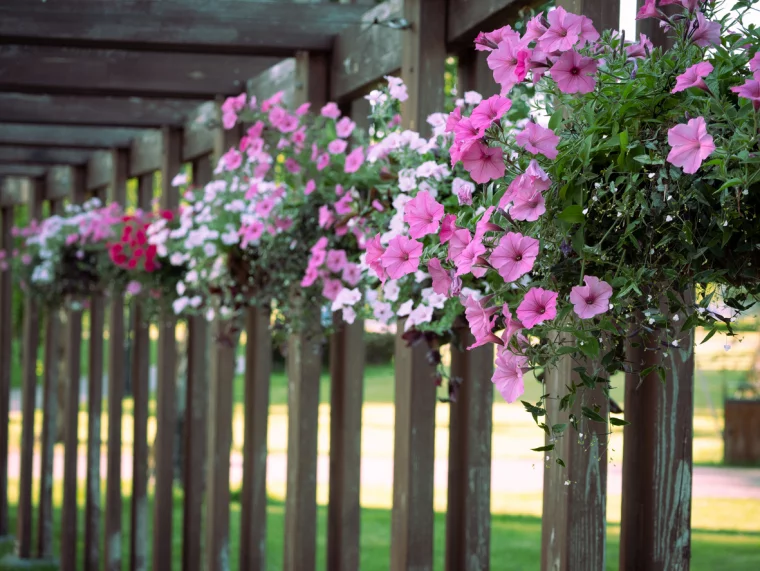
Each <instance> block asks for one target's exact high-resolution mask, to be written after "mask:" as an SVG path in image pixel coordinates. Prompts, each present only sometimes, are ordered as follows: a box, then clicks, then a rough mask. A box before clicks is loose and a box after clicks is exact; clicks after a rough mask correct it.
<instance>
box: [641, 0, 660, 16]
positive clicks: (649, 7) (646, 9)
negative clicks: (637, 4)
mask: <svg viewBox="0 0 760 571" xmlns="http://www.w3.org/2000/svg"><path fill="white" fill-rule="evenodd" d="M655 2H656V0H644V5H643V6H642V7H641V8H639V11H638V13H637V14H636V19H637V20H646V19H647V18H659V17H660V12H659V11H658V10H657V6H656V5H655Z"/></svg>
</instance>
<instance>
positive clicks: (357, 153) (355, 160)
mask: <svg viewBox="0 0 760 571" xmlns="http://www.w3.org/2000/svg"><path fill="white" fill-rule="evenodd" d="M363 164H364V148H363V147H357V148H356V149H354V150H353V151H351V153H350V154H349V155H348V156H347V157H346V166H345V169H344V170H345V172H347V173H354V172H356V171H358V170H359V168H360V167H361V166H362V165H363Z"/></svg>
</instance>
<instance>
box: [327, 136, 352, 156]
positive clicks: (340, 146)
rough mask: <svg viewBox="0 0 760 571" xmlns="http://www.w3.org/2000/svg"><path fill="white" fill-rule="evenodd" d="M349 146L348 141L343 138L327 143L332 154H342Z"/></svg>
mask: <svg viewBox="0 0 760 571" xmlns="http://www.w3.org/2000/svg"><path fill="white" fill-rule="evenodd" d="M347 146H348V143H347V142H346V141H344V140H343V139H335V140H334V141H330V143H329V144H328V145H327V151H328V152H329V153H330V154H331V155H341V154H343V153H344V152H346V147H347Z"/></svg>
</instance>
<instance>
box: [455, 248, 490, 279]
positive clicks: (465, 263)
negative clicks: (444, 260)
mask: <svg viewBox="0 0 760 571" xmlns="http://www.w3.org/2000/svg"><path fill="white" fill-rule="evenodd" d="M485 252H486V248H485V246H483V242H481V241H480V240H472V241H470V243H469V244H467V246H465V248H464V250H462V251H461V252H459V255H458V256H457V257H456V258H454V264H455V265H456V267H457V273H456V275H458V276H463V275H465V274H468V273H470V272H472V274H473V275H475V276H476V277H478V276H477V274H476V273H475V270H476V268H473V267H472V266H473V264H476V263H478V258H479V257H480V256H481V255H482V254H485ZM481 269H483V270H484V269H485V268H481ZM479 273H480V272H479Z"/></svg>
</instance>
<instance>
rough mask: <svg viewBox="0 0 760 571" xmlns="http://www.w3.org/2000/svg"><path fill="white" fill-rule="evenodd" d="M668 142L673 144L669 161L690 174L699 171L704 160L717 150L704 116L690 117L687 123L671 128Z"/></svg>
mask: <svg viewBox="0 0 760 571" xmlns="http://www.w3.org/2000/svg"><path fill="white" fill-rule="evenodd" d="M668 144H669V145H670V146H671V149H670V153H669V154H668V162H670V163H672V164H674V165H675V166H677V167H682V168H683V172H685V173H688V174H694V173H695V172H697V170H698V169H699V167H700V165H701V164H702V161H704V160H705V159H706V158H707V157H709V156H710V155H711V154H712V152H713V151H714V150H715V145H714V144H713V138H712V137H711V136H710V134H709V133H708V132H707V124H706V123H705V119H704V117H697V118H696V119H690V120H689V122H688V123H686V124H683V123H682V124H680V125H676V126H675V127H672V128H671V129H669V130H668Z"/></svg>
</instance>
